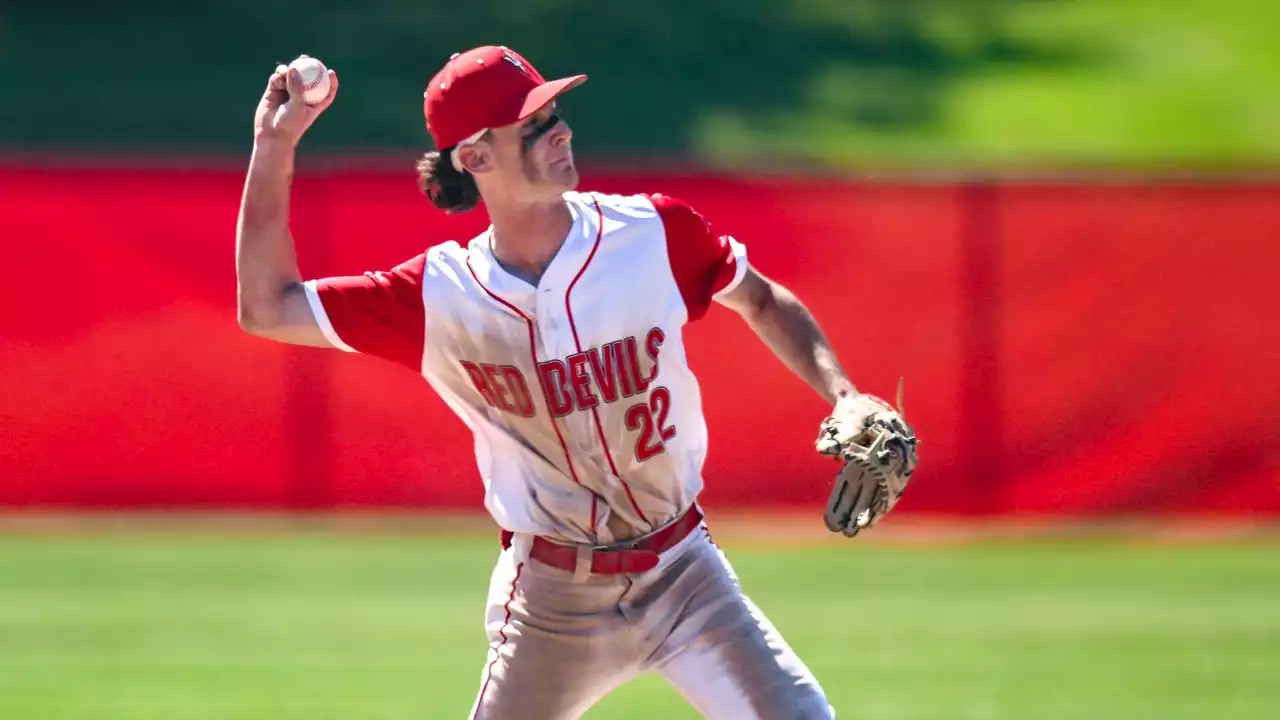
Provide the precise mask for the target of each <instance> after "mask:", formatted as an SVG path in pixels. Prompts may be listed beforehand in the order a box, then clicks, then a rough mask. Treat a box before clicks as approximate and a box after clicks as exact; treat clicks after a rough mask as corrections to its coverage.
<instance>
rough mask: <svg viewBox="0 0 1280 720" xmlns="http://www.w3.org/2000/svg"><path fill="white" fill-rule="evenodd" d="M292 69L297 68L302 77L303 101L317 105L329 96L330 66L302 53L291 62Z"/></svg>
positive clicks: (290, 67)
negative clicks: (327, 66)
mask: <svg viewBox="0 0 1280 720" xmlns="http://www.w3.org/2000/svg"><path fill="white" fill-rule="evenodd" d="M289 69H290V70H297V71H298V75H299V76H300V77H301V79H302V101H303V102H305V103H306V104H308V105H316V104H319V103H320V102H322V101H323V100H324V99H325V98H327V97H329V68H326V67H325V66H324V63H322V62H320V61H319V60H317V59H316V58H313V57H308V56H306V55H301V56H299V57H298V59H297V60H294V61H293V62H291V63H289Z"/></svg>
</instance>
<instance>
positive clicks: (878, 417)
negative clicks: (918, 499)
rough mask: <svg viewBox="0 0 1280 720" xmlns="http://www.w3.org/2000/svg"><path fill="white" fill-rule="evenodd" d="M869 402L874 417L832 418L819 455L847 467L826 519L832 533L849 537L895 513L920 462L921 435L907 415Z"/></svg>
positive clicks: (822, 432) (839, 477)
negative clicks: (890, 513)
mask: <svg viewBox="0 0 1280 720" xmlns="http://www.w3.org/2000/svg"><path fill="white" fill-rule="evenodd" d="M866 397H867V399H868V400H869V401H871V402H874V403H875V406H876V407H875V408H874V409H873V411H872V412H870V413H869V414H863V413H858V412H854V413H852V414H850V415H845V416H842V415H840V414H837V415H835V416H832V417H829V418H827V419H826V420H824V421H823V423H822V427H821V429H820V431H819V435H818V441H817V450H818V452H820V453H822V454H824V455H831V456H834V457H836V458H837V459H840V460H842V461H843V463H844V465H843V466H842V467H841V469H840V472H839V473H838V474H837V475H836V479H835V484H834V485H833V487H832V488H831V496H830V498H829V499H828V500H827V507H826V513H825V516H824V520H825V522H826V526H827V529H828V530H831V531H832V532H838V533H842V534H844V535H846V536H848V537H854V536H856V535H857V534H858V533H859V532H860V531H862V530H865V529H867V528H870V527H872V526H874V525H875V524H876V522H878V521H879V520H880V519H881V518H882V517H884V516H885V515H886V514H888V512H889V511H890V510H892V509H893V506H894V505H896V504H897V502H898V500H899V499H900V498H901V497H902V494H903V492H904V491H905V490H906V488H907V483H908V482H909V481H910V480H911V474H912V473H913V472H915V469H916V465H917V463H918V457H917V454H916V446H917V444H918V442H917V440H916V435H915V431H913V430H912V429H911V426H910V425H908V424H907V422H906V420H905V419H903V417H902V413H901V410H898V411H895V410H893V409H892V408H890V407H889V406H888V404H886V403H884V402H883V401H880V400H878V399H875V398H871V397H870V396H866ZM900 406H901V403H899V407H900Z"/></svg>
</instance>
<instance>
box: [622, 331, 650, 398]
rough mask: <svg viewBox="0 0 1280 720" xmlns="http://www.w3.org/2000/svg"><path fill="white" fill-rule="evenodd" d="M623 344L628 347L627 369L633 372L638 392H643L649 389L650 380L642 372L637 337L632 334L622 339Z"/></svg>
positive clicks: (634, 383)
mask: <svg viewBox="0 0 1280 720" xmlns="http://www.w3.org/2000/svg"><path fill="white" fill-rule="evenodd" d="M622 343H623V346H624V347H626V349H627V368H626V371H627V372H630V373H631V382H632V385H633V386H634V387H635V389H636V392H637V393H642V392H644V391H645V390H648V389H649V381H648V380H646V379H645V377H644V375H642V374H641V373H640V356H639V353H638V352H637V351H636V338H635V336H634V335H633V336H631V337H629V338H627V339H626V340H623V341H622Z"/></svg>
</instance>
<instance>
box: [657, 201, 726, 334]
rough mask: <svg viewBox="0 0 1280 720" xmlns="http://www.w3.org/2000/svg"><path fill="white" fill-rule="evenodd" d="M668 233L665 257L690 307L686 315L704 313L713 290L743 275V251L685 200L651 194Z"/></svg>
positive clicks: (717, 289) (695, 315)
mask: <svg viewBox="0 0 1280 720" xmlns="http://www.w3.org/2000/svg"><path fill="white" fill-rule="evenodd" d="M649 200H650V201H651V202H652V203H653V207H654V208H655V209H657V211H658V216H659V217H661V218H662V225H663V228H664V229H665V230H666V234H667V257H668V258H669V259H670V261H671V274H672V275H674V276H675V279H676V285H677V286H679V288H680V297H682V298H684V304H685V307H686V308H688V310H689V319H690V320H697V319H698V318H700V317H702V316H703V315H705V314H706V312H707V308H708V307H710V306H711V299H712V297H714V296H715V294H716V293H718V292H721V291H723V290H727V289H729V288H730V286H732V285H736V284H737V282H738V281H739V280H741V279H742V275H743V273H744V272H745V271H746V262H747V261H746V253H745V250H743V248H742V246H741V245H740V244H738V243H737V242H736V241H735V240H734V239H733V238H731V237H729V236H728V235H718V234H716V232H715V230H713V229H712V227H711V224H710V223H708V222H707V221H706V220H705V219H704V218H703V217H702V215H700V214H698V211H697V210H694V209H693V208H692V207H690V206H689V205H688V204H687V203H685V202H684V201H682V200H677V199H676V198H673V197H669V196H667V195H650V196H649Z"/></svg>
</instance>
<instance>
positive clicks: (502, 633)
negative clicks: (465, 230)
mask: <svg viewBox="0 0 1280 720" xmlns="http://www.w3.org/2000/svg"><path fill="white" fill-rule="evenodd" d="M481 287H484V286H483V285H482V286H481ZM523 571H524V563H520V564H519V565H516V576H515V577H514V578H512V579H511V595H509V596H508V597H507V604H506V605H504V606H503V610H506V612H507V617H506V619H504V620H503V621H502V627H501V628H499V629H498V635H499V637H501V638H502V640H500V641H499V642H498V646H497V647H495V648H494V649H493V659H492V660H490V661H489V667H487V668H485V671H484V685H481V686H480V697H478V698H476V709H475V712H473V713H472V714H471V720H475V718H477V717H479V715H480V703H482V702H484V692H485V691H486V690H488V689H489V681H490V680H492V679H493V666H494V665H496V664H497V663H498V658H499V657H501V656H502V655H501V653H502V646H503V645H506V644H507V626H508V625H510V624H511V603H512V602H515V599H516V583H518V582H520V573H521V572H523Z"/></svg>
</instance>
